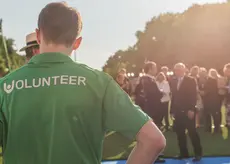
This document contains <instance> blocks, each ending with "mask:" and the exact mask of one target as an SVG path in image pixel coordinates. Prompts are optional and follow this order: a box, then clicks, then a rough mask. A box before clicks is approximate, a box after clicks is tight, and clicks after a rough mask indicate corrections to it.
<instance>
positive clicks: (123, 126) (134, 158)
mask: <svg viewBox="0 0 230 164" xmlns="http://www.w3.org/2000/svg"><path fill="white" fill-rule="evenodd" d="M103 110H104V116H103V118H104V120H103V126H104V129H105V130H106V131H107V130H108V131H116V132H119V133H121V134H123V135H124V136H126V137H129V138H134V137H136V140H137V145H136V146H135V148H134V150H133V151H132V153H131V155H130V157H129V159H128V164H129V163H132V164H139V163H141V164H150V163H153V162H154V160H155V159H156V158H157V157H158V155H159V153H160V152H161V151H162V150H163V148H164V147H165V138H164V137H163V134H162V133H161V132H160V130H159V129H158V128H157V127H156V126H155V124H154V123H153V122H152V121H151V120H150V118H149V117H148V116H147V115H146V114H145V113H144V112H143V111H141V110H140V108H139V107H138V106H136V105H134V104H133V103H132V101H131V100H130V98H129V97H128V96H127V94H125V93H124V92H123V91H122V90H121V89H120V88H119V87H118V85H117V84H116V83H115V82H114V81H112V80H111V81H110V82H109V83H108V85H107V89H106V92H105V95H104V100H103Z"/></svg>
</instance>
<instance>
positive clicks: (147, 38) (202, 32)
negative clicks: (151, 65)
mask: <svg viewBox="0 0 230 164" xmlns="http://www.w3.org/2000/svg"><path fill="white" fill-rule="evenodd" d="M229 20H230V3H222V4H220V3H218V4H205V5H197V4H194V5H193V6H191V7H190V8H189V9H187V10H186V11H184V12H183V13H165V14H161V15H159V16H158V17H153V18H152V20H151V21H149V22H147V23H146V27H145V29H144V31H137V32H136V37H137V42H136V43H135V44H134V45H133V46H130V47H129V48H128V49H127V50H125V51H117V52H116V53H115V54H114V55H113V56H111V57H110V58H109V59H108V61H107V64H106V65H105V66H104V67H103V68H105V67H106V69H110V72H114V71H115V70H114V67H113V66H114V65H116V63H119V62H120V61H122V62H124V63H126V65H125V67H126V68H127V70H128V71H129V72H131V71H134V72H135V73H136V75H138V74H139V72H140V71H141V68H142V66H143V63H144V61H146V60H152V61H155V62H156V63H157V64H158V65H159V66H162V65H168V66H169V67H172V66H173V65H174V64H175V63H176V62H184V63H185V64H186V65H188V66H192V65H195V64H197V65H199V66H203V67H206V68H211V67H213V68H216V69H222V67H223V65H224V64H226V62H229V59H230V58H229V55H230V46H229V45H230V21H229ZM117 54H119V56H120V58H119V59H117V58H116V56H117ZM132 66H135V67H132Z"/></svg>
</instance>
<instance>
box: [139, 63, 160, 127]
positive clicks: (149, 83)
mask: <svg viewBox="0 0 230 164" xmlns="http://www.w3.org/2000/svg"><path fill="white" fill-rule="evenodd" d="M144 72H145V76H143V77H142V78H141V81H142V85H143V91H144V97H145V105H144V111H145V112H146V113H147V114H148V115H149V116H150V117H151V118H152V119H153V121H154V122H155V124H156V125H157V126H158V127H159V126H161V118H160V112H159V106H160V103H161V98H162V97H163V93H162V92H161V91H160V90H159V88H158V87H157V84H156V80H155V77H154V76H155V75H156V73H157V65H156V63H154V62H147V63H146V64H145V66H144Z"/></svg>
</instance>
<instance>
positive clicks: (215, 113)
mask: <svg viewBox="0 0 230 164" xmlns="http://www.w3.org/2000/svg"><path fill="white" fill-rule="evenodd" d="M219 77H220V75H219V74H218V72H217V71H216V70H215V69H210V70H209V73H208V79H207V82H206V83H205V86H204V96H203V97H204V99H203V101H204V116H205V125H206V126H205V129H206V131H207V132H212V121H211V117H213V121H214V125H215V129H214V132H219V131H220V123H221V99H220V95H219V92H218V91H219V88H218V79H219Z"/></svg>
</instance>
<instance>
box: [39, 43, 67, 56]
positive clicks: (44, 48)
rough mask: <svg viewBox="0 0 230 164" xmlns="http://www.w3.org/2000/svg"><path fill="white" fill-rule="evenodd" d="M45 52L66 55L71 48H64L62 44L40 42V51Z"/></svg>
mask: <svg viewBox="0 0 230 164" xmlns="http://www.w3.org/2000/svg"><path fill="white" fill-rule="evenodd" d="M47 52H59V53H62V54H66V55H68V56H71V53H72V49H71V48H66V47H65V46H63V45H54V44H48V45H45V44H41V45H40V53H41V54H42V53H47Z"/></svg>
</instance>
